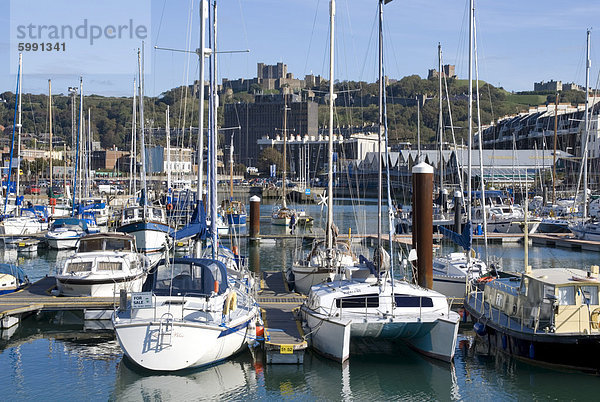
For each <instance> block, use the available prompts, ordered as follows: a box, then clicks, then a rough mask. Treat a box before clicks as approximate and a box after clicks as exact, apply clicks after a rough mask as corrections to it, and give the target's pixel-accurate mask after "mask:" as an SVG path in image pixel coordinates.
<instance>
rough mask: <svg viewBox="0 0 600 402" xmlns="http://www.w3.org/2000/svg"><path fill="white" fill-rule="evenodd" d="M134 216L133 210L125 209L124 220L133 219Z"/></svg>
mask: <svg viewBox="0 0 600 402" xmlns="http://www.w3.org/2000/svg"><path fill="white" fill-rule="evenodd" d="M134 215H135V210H134V209H126V210H125V219H133V217H134Z"/></svg>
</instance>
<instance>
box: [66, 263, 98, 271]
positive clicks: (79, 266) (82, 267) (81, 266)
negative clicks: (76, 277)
mask: <svg viewBox="0 0 600 402" xmlns="http://www.w3.org/2000/svg"><path fill="white" fill-rule="evenodd" d="M91 270H92V261H85V262H72V263H70V264H69V266H68V267H67V269H66V271H67V272H89V271H91Z"/></svg>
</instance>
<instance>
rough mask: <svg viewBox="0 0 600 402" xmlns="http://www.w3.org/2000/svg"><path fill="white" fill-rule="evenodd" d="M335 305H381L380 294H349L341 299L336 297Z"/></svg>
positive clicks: (363, 306) (346, 306)
mask: <svg viewBox="0 0 600 402" xmlns="http://www.w3.org/2000/svg"><path fill="white" fill-rule="evenodd" d="M335 306H336V307H338V308H365V307H379V295H378V294H371V295H360V296H348V297H344V298H341V299H335Z"/></svg>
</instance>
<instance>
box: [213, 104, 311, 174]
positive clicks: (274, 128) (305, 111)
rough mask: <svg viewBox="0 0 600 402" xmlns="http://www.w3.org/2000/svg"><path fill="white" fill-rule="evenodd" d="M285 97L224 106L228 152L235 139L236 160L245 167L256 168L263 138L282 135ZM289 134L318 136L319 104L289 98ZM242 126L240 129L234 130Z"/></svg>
mask: <svg viewBox="0 0 600 402" xmlns="http://www.w3.org/2000/svg"><path fill="white" fill-rule="evenodd" d="M283 98H284V96H283V95H279V94H277V95H256V96H255V98H254V99H255V101H254V103H228V104H225V106H224V108H225V127H226V128H228V130H226V131H225V132H224V137H225V138H224V142H223V144H224V145H225V147H224V148H225V150H224V153H225V154H226V155H227V154H228V153H229V144H230V142H231V141H230V140H231V135H233V136H234V141H233V142H234V160H235V161H236V162H237V163H242V164H244V165H245V166H256V162H257V161H258V157H259V155H260V149H259V146H258V143H257V141H258V140H259V139H260V138H262V137H264V136H268V135H271V136H273V138H274V136H275V135H277V134H279V135H283V104H284V103H283ZM287 107H288V111H287V132H288V135H294V136H301V137H303V136H305V135H308V136H317V135H318V133H317V131H318V126H317V122H318V105H317V104H316V103H315V102H312V101H305V100H302V99H301V97H300V96H299V95H295V94H292V95H287ZM234 127H239V129H237V130H231V128H234Z"/></svg>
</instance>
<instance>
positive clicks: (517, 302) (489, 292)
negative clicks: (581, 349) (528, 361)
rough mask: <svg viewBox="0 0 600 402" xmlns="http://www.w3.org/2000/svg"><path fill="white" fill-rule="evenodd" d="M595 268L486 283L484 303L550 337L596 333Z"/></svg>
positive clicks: (599, 317) (599, 313)
mask: <svg viewBox="0 0 600 402" xmlns="http://www.w3.org/2000/svg"><path fill="white" fill-rule="evenodd" d="M599 288H600V280H599V279H598V266H593V267H592V270H591V272H588V271H583V270H579V269H564V268H548V269H536V270H533V271H531V272H529V273H525V274H523V275H522V276H521V277H512V278H501V279H500V278H499V279H496V280H493V281H491V282H488V283H487V284H486V286H485V289H484V301H485V302H486V304H488V303H489V305H491V306H492V307H494V308H497V309H499V310H500V311H502V313H504V314H506V315H507V316H508V317H510V318H511V319H513V320H516V321H518V322H519V323H520V325H521V326H522V327H528V328H531V329H533V330H534V331H537V330H542V331H545V332H551V333H564V334H568V333H592V332H599V324H600V301H599Z"/></svg>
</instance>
